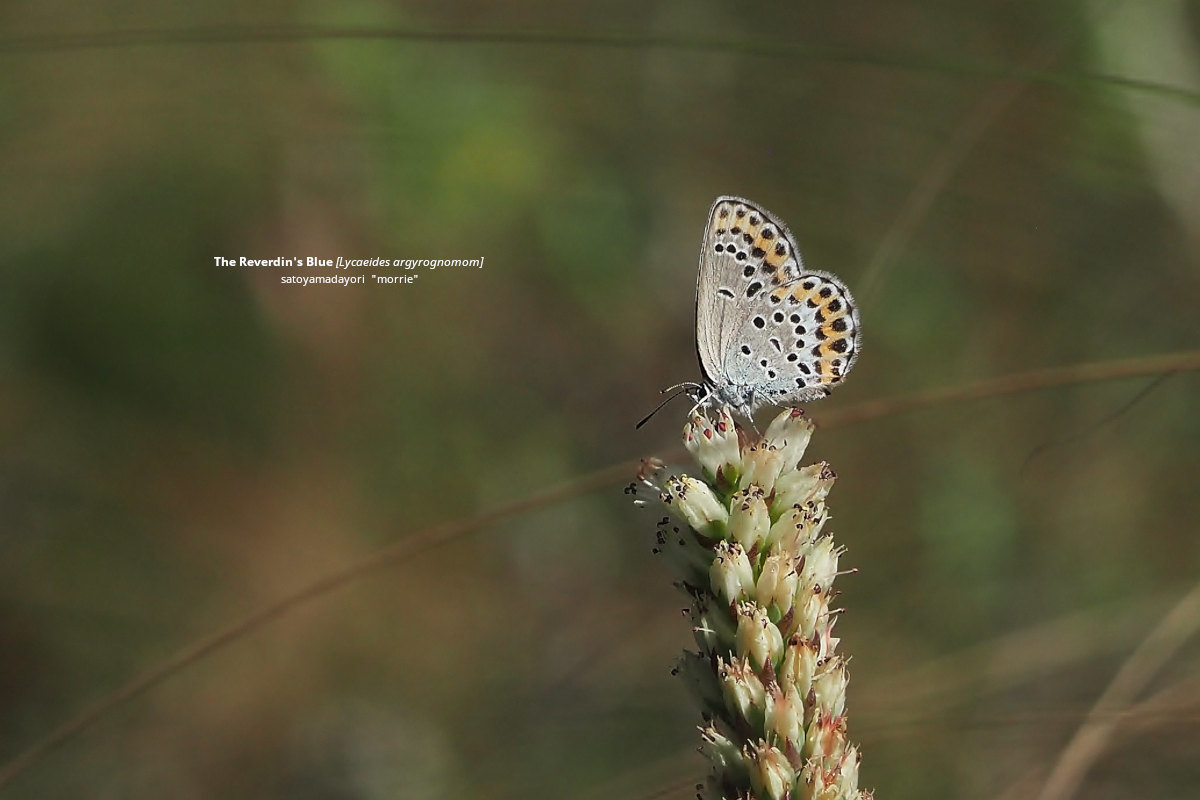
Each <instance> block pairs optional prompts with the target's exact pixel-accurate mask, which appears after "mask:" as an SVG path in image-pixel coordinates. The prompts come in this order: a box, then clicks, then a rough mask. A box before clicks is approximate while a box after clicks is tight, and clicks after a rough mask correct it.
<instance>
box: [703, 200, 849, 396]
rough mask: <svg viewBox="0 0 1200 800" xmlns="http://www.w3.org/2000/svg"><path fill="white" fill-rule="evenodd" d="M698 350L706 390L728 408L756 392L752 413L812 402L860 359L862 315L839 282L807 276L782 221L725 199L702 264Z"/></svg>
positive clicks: (715, 213)
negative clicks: (742, 393)
mask: <svg viewBox="0 0 1200 800" xmlns="http://www.w3.org/2000/svg"><path fill="white" fill-rule="evenodd" d="M696 350H697V354H698V356H699V359H700V368H701V371H702V372H703V374H704V379H705V381H706V382H708V383H710V384H711V385H712V386H713V388H714V389H715V390H716V391H717V394H718V395H722V394H724V395H725V396H724V397H723V399H724V400H726V401H728V402H734V403H735V404H736V403H737V402H738V400H737V394H736V393H735V392H736V391H737V390H739V389H750V390H752V398H751V402H750V405H751V406H752V407H753V406H757V405H760V404H762V403H765V402H769V403H773V404H777V405H778V404H788V403H802V402H807V401H809V400H814V399H816V398H819V397H824V396H825V395H827V394H828V393H829V391H830V389H831V388H832V386H834V385H835V384H837V383H839V382H841V381H842V380H843V379H844V378H845V376H846V374H847V373H848V372H849V371H850V368H851V367H852V366H853V365H854V362H855V360H856V359H857V358H858V350H859V321H858V308H857V306H856V305H855V304H854V299H853V298H852V297H851V295H850V292H849V290H848V289H847V288H846V286H845V285H844V284H843V283H842V282H841V281H840V280H839V279H838V278H837V277H835V276H833V275H830V274H828V273H825V272H817V271H813V270H805V269H804V265H803V262H802V260H801V258H800V253H799V251H798V250H797V249H796V244H795V240H794V239H793V238H792V235H791V233H790V232H789V231H788V229H787V228H786V227H785V226H784V225H783V223H781V222H780V221H779V220H778V219H777V218H776V217H775V216H774V215H773V214H771V213H770V212H768V211H766V210H765V209H763V208H761V207H760V206H758V205H756V204H754V203H752V202H750V201H748V200H744V199H742V198H739V197H719V198H717V201H716V202H715V203H714V204H713V207H712V209H711V211H710V212H709V215H708V225H707V227H706V228H705V231H704V242H703V245H702V249H701V254H700V274H699V276H698V277H697V281H696ZM722 390H727V391H724V392H723V391H722Z"/></svg>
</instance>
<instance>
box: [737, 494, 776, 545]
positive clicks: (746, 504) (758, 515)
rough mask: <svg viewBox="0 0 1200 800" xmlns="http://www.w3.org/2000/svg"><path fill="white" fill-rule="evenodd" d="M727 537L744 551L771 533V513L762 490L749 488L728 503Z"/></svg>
mask: <svg viewBox="0 0 1200 800" xmlns="http://www.w3.org/2000/svg"><path fill="white" fill-rule="evenodd" d="M729 508H730V510H729V536H730V538H731V539H734V540H736V541H738V542H740V543H741V545H742V547H744V548H746V550H752V549H754V546H755V545H756V544H761V542H762V541H763V540H764V539H766V537H767V534H768V533H770V531H771V513H770V512H769V511H768V510H767V503H766V500H764V499H763V492H762V489H760V488H758V487H757V486H751V487H750V488H748V489H744V490H742V491H740V492H737V493H736V494H734V496H733V497H732V498H731V499H730V502H729Z"/></svg>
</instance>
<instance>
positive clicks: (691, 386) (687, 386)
mask: <svg viewBox="0 0 1200 800" xmlns="http://www.w3.org/2000/svg"><path fill="white" fill-rule="evenodd" d="M698 388H699V384H696V383H690V382H689V383H680V384H676V385H675V386H672V387H670V388H669V389H663V390H662V391H661V392H659V394H666V393H667V392H672V393H673V394H671V396H670V397H668V398H667V399H666V400H663V401H662V402H661V403H659V404H658V406H657V407H656V408H655V409H654V410H653V411H651V412H650V413H649V414H647V415H646V416H645V417H643V418H642V421H641V422H639V423H638V424H637V425H634V426H633V429H634V430H638V429H639V428H641V427H642V426H643V425H645V424H646V423H647V422H649V421H650V418H651V417H653V416H654V415H655V414H657V413H658V412H659V411H662V409H663V406H665V405H666V404H667V403H669V402H671V401H672V400H674V399H675V398H676V397H679V395H681V394H684V393H685V392H686V393H688V394H691V392H693V391H695V390H696V389H698ZM693 410H695V409H693Z"/></svg>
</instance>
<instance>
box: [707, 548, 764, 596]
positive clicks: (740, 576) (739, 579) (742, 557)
mask: <svg viewBox="0 0 1200 800" xmlns="http://www.w3.org/2000/svg"><path fill="white" fill-rule="evenodd" d="M715 552H716V558H714V559H713V562H712V566H711V567H710V568H709V579H710V581H711V582H712V589H713V593H714V594H716V596H717V597H718V598H720V599H722V600H724V601H725V602H726V603H736V602H737V601H739V600H741V599H742V598H743V597H746V596H749V595H750V594H751V593H752V592H753V591H754V569H753V568H752V567H751V566H750V559H749V558H747V557H746V549H745V548H744V547H742V546H741V545H740V544H738V543H737V542H729V541H726V540H724V539H722V540H721V541H719V542H717V547H716V551H715Z"/></svg>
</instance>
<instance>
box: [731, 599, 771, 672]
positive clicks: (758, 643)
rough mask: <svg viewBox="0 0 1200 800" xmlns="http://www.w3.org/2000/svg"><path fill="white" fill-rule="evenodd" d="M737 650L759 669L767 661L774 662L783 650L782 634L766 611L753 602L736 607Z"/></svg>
mask: <svg viewBox="0 0 1200 800" xmlns="http://www.w3.org/2000/svg"><path fill="white" fill-rule="evenodd" d="M736 637H737V638H736V643H737V652H738V653H739V654H740V655H742V656H745V657H747V658H749V659H750V662H751V663H752V664H754V666H756V667H758V668H759V669H761V668H762V666H763V665H764V664H766V663H767V662H768V661H770V662H771V663H772V665H773V664H774V662H775V660H776V659H778V658H779V656H780V654H782V652H783V636H782V634H780V633H779V628H777V627H775V623H773V622H771V618H770V617H768V616H767V612H766V611H765V610H763V609H762V608H761V607H760V606H758V605H756V604H754V603H739V604H738V607H737V634H736Z"/></svg>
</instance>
